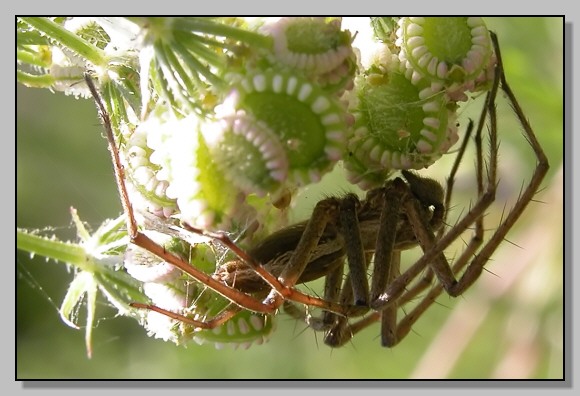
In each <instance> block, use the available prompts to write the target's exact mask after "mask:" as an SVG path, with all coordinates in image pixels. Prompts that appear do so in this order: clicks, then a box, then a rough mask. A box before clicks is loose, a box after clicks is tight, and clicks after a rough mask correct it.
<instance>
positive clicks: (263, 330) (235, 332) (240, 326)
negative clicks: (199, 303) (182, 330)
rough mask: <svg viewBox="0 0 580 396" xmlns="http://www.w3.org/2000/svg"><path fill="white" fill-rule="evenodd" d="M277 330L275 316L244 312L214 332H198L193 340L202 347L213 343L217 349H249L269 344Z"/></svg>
mask: <svg viewBox="0 0 580 396" xmlns="http://www.w3.org/2000/svg"><path fill="white" fill-rule="evenodd" d="M275 328H276V321H275V317H274V316H273V315H263V314H258V313H255V312H251V311H242V312H240V313H238V314H237V315H236V316H234V317H233V318H232V319H230V320H229V321H227V322H226V323H224V324H223V325H221V326H219V327H216V328H215V329H213V330H201V331H198V332H196V333H195V334H194V335H193V340H194V341H195V342H196V343H198V344H200V345H201V344H207V343H213V344H214V345H215V347H216V349H223V348H225V347H227V346H230V347H232V348H234V349H237V348H242V349H248V348H249V347H250V346H251V345H254V344H255V345H261V344H263V343H264V342H267V341H268V338H269V336H270V334H272V332H273V331H274V330H275Z"/></svg>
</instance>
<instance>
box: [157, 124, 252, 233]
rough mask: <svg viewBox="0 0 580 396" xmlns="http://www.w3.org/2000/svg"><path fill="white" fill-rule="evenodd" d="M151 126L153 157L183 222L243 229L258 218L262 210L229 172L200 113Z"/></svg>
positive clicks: (192, 224) (214, 227)
mask: <svg viewBox="0 0 580 396" xmlns="http://www.w3.org/2000/svg"><path fill="white" fill-rule="evenodd" d="M156 122H157V124H156V125H155V127H151V128H149V133H148V136H147V145H148V147H149V148H150V149H151V150H153V153H152V154H151V157H150V158H151V161H152V162H154V163H155V164H156V165H158V166H159V167H160V168H161V170H160V171H159V172H158V174H157V175H158V177H159V178H162V179H163V180H165V181H167V183H168V186H167V189H166V194H167V196H168V197H170V198H172V199H174V200H176V202H177V209H178V217H179V219H180V220H181V221H182V222H185V223H187V224H189V225H191V226H194V227H199V228H202V229H220V230H228V231H229V232H233V233H237V232H241V231H242V230H245V229H246V228H247V226H248V224H250V223H252V222H253V221H255V217H256V211H255V210H254V209H252V208H251V207H250V206H249V205H247V204H246V202H245V194H244V193H243V192H242V191H241V190H240V189H239V188H237V187H236V186H235V185H233V184H232V183H231V182H229V180H228V179H227V178H226V176H225V175H224V173H223V172H222V171H221V169H220V168H219V167H218V166H217V164H216V163H215V161H214V160H213V156H212V154H211V152H210V150H209V148H208V146H207V144H206V141H205V139H204V138H203V136H202V135H201V133H200V131H199V120H198V118H197V117H196V116H189V117H187V118H184V119H179V120H172V121H167V122H159V121H156Z"/></svg>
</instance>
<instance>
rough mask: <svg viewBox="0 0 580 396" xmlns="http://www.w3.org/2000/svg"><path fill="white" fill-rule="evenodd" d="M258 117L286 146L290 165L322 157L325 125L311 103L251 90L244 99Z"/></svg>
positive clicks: (304, 164) (311, 162) (305, 164)
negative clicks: (310, 105)
mask: <svg viewBox="0 0 580 396" xmlns="http://www.w3.org/2000/svg"><path fill="white" fill-rule="evenodd" d="M244 102H245V104H247V106H248V107H249V108H250V112H251V113H252V114H253V115H254V117H255V118H256V119H257V120H261V121H263V122H265V123H266V124H267V125H268V126H269V127H270V128H271V129H272V130H273V131H275V133H276V134H277V135H278V138H279V139H280V141H281V142H282V144H283V145H284V146H285V147H286V148H287V150H288V151H287V155H288V160H289V165H290V169H296V168H302V167H310V166H311V165H312V164H313V163H314V162H316V161H318V160H320V159H321V158H324V157H325V153H324V147H325V143H326V136H325V129H324V127H323V126H322V125H321V124H320V120H319V118H318V117H317V116H316V114H314V113H313V112H312V110H311V109H310V107H309V106H308V105H306V104H304V103H302V102H299V101H298V100H297V99H296V98H293V97H290V96H287V95H282V94H274V93H269V92H266V93H257V92H254V93H251V94H248V95H247V97H246V98H245V100H244Z"/></svg>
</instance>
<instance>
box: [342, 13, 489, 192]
mask: <svg viewBox="0 0 580 396" xmlns="http://www.w3.org/2000/svg"><path fill="white" fill-rule="evenodd" d="M381 22H382V23H381ZM374 26H375V34H376V35H377V36H378V37H379V38H380V39H381V42H380V43H378V44H377V45H376V46H375V52H374V54H372V55H371V56H370V60H368V61H367V64H366V65H365V66H362V68H363V70H362V72H361V73H360V74H359V75H358V77H357V79H356V80H355V84H356V85H355V90H354V91H353V95H352V97H351V100H350V104H351V107H350V111H351V112H352V113H353V115H354V116H355V125H354V133H353V135H352V138H350V139H349V143H348V155H346V156H345V157H344V161H345V167H346V169H347V171H348V178H349V180H350V181H351V182H352V183H355V184H358V185H359V186H360V187H361V188H363V189H368V188H373V187H377V186H378V185H381V184H382V183H383V182H384V180H385V179H386V178H387V177H388V176H389V174H390V172H391V171H392V170H393V169H421V168H426V167H428V166H429V165H431V164H432V163H433V162H435V161H436V160H437V159H438V158H440V157H441V156H442V155H443V154H445V153H446V152H447V151H448V150H449V148H450V147H451V146H452V145H453V144H454V143H455V142H456V141H457V140H458V133H457V130H458V125H457V114H456V112H457V108H458V106H457V102H458V101H462V100H466V99H467V95H466V93H467V92H475V91H477V90H480V89H482V88H483V87H485V84H489V83H490V82H491V81H492V78H493V75H492V73H493V67H494V64H495V60H494V58H493V57H492V45H491V40H490V36H489V32H488V30H487V28H486V27H485V24H484V22H483V20H482V19H481V18H476V17H470V18H457V17H453V18H435V17H433V18H413V17H405V18H398V19H394V20H392V19H389V20H387V21H381V20H378V21H375V25H374Z"/></svg>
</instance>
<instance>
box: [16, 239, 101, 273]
mask: <svg viewBox="0 0 580 396" xmlns="http://www.w3.org/2000/svg"><path fill="white" fill-rule="evenodd" d="M16 248H17V249H20V250H24V251H26V252H29V253H33V254H38V255H40V256H43V257H46V258H51V259H54V260H59V261H62V262H64V263H68V264H71V265H73V266H75V267H77V268H80V269H81V270H85V271H90V272H94V266H93V265H92V261H91V260H90V258H89V257H87V254H86V252H85V249H84V248H83V247H82V246H79V245H74V244H70V243H66V242H62V241H59V240H56V239H48V238H45V237H42V236H38V235H34V234H30V233H28V232H26V231H23V230H16Z"/></svg>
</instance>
